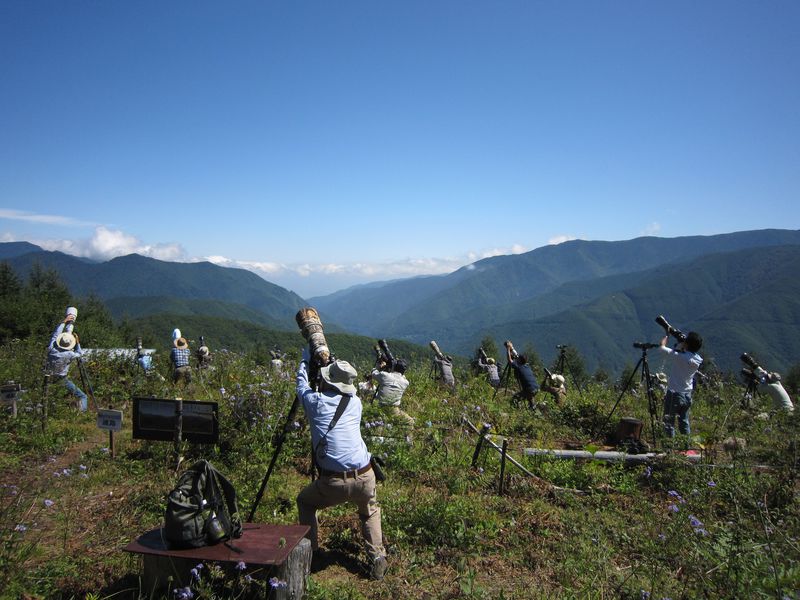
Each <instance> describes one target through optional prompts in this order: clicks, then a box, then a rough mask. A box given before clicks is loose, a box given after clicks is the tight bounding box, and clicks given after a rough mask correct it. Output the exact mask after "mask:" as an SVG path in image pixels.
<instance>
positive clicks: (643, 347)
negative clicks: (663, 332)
mask: <svg viewBox="0 0 800 600" xmlns="http://www.w3.org/2000/svg"><path fill="white" fill-rule="evenodd" d="M660 345H661V344H653V343H650V342H633V347H634V348H638V349H639V350H641V351H642V354H646V353H647V351H648V350H652V349H653V348H658V347H659V346H660Z"/></svg>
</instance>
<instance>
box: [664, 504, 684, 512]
mask: <svg viewBox="0 0 800 600" xmlns="http://www.w3.org/2000/svg"><path fill="white" fill-rule="evenodd" d="M667 510H668V511H670V512H674V513H676V512H679V511H680V510H681V509H680V508H678V505H677V504H670V505H669V506H668V507H667Z"/></svg>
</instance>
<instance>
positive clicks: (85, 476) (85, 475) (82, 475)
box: [80, 473, 89, 479]
mask: <svg viewBox="0 0 800 600" xmlns="http://www.w3.org/2000/svg"><path fill="white" fill-rule="evenodd" d="M80 477H81V479H89V475H87V474H86V473H81V474H80Z"/></svg>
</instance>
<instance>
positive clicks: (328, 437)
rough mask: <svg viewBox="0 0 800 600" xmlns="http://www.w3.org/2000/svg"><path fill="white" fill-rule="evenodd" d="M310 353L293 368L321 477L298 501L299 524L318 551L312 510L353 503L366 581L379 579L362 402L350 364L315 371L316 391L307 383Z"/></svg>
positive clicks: (376, 509) (377, 523)
mask: <svg viewBox="0 0 800 600" xmlns="http://www.w3.org/2000/svg"><path fill="white" fill-rule="evenodd" d="M308 363H309V353H308V350H307V349H305V348H304V349H303V360H302V361H301V362H300V366H299V368H298V369H297V394H298V396H299V397H300V400H301V401H302V403H303V410H304V411H305V413H306V418H307V419H308V422H309V425H310V428H311V445H312V452H313V456H314V463H315V465H316V467H317V469H318V470H319V474H320V477H319V479H317V480H316V481H313V482H312V483H310V484H309V485H307V486H306V487H305V488H303V490H302V491H301V492H300V494H298V496H297V509H298V512H299V520H300V523H302V524H303V525H309V526H310V527H311V531H310V532H309V534H308V537H309V539H310V540H311V547H312V549H313V550H315V551H316V550H317V549H318V547H319V544H318V537H317V536H318V523H317V510H318V509H320V508H327V507H330V506H338V505H339V504H345V503H350V504H355V505H356V507H358V517H359V519H360V520H361V533H362V535H363V536H364V540H365V542H366V546H367V554H368V555H369V558H370V560H371V563H372V564H371V569H370V576H371V577H372V579H383V576H384V575H385V573H386V569H387V567H388V563H387V562H386V550H385V549H384V547H383V536H382V532H381V509H380V506H378V498H377V494H376V483H375V472H374V471H373V469H372V463H371V459H372V457H371V455H370V453H369V451H368V450H367V445H366V444H365V443H364V440H363V439H362V437H361V411H362V405H361V400H360V399H359V397H358V396H357V395H356V386H355V385H354V382H355V380H356V377H357V374H356V370H355V369H354V368H353V367H352V366H350V363H348V362H346V361H343V360H337V361H334V362H332V363H331V364H329V365H328V366H325V367H322V368H321V369H320V375H321V381H320V391H319V392H315V391H314V390H313V389H312V388H311V386H310V385H309V382H308Z"/></svg>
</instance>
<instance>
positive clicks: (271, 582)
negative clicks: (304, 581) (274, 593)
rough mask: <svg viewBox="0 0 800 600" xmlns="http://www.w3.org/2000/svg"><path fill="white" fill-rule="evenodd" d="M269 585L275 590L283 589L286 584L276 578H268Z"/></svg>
mask: <svg viewBox="0 0 800 600" xmlns="http://www.w3.org/2000/svg"><path fill="white" fill-rule="evenodd" d="M269 585H270V587H271V588H272V589H273V590H277V589H281V588H285V587H286V586H287V585H288V584H287V583H286V582H285V581H283V580H281V579H278V578H277V577H270V578H269Z"/></svg>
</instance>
